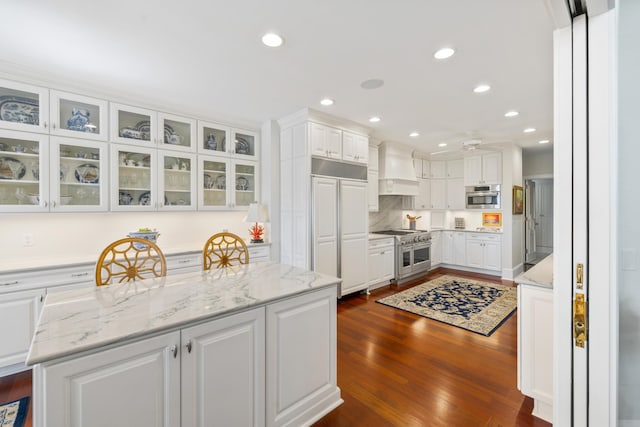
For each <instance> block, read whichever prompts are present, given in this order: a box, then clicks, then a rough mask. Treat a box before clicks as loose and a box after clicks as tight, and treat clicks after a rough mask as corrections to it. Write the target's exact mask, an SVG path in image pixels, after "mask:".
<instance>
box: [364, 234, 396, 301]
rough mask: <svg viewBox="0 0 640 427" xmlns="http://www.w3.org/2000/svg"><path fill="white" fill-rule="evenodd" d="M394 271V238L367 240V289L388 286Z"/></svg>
mask: <svg viewBox="0 0 640 427" xmlns="http://www.w3.org/2000/svg"><path fill="white" fill-rule="evenodd" d="M394 269H395V242H394V238H393V237H390V238H384V239H373V240H369V289H372V288H376V287H380V286H384V285H388V284H389V282H390V281H391V280H392V279H393V278H394V277H395V272H394ZM376 285H377V286H376Z"/></svg>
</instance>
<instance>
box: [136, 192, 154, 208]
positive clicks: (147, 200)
mask: <svg viewBox="0 0 640 427" xmlns="http://www.w3.org/2000/svg"><path fill="white" fill-rule="evenodd" d="M138 204H139V205H140V206H149V205H151V192H150V191H145V192H144V193H142V194H141V195H140V197H138Z"/></svg>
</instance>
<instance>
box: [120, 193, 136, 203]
mask: <svg viewBox="0 0 640 427" xmlns="http://www.w3.org/2000/svg"><path fill="white" fill-rule="evenodd" d="M131 202H133V197H132V196H131V194H129V193H127V192H126V191H120V192H119V198H118V203H119V204H120V206H122V205H125V206H128V205H130V204H131Z"/></svg>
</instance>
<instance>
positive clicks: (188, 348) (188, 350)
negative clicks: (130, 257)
mask: <svg viewBox="0 0 640 427" xmlns="http://www.w3.org/2000/svg"><path fill="white" fill-rule="evenodd" d="M185 347H187V352H189V353H191V340H189V342H188V343H187V345H186V346H185Z"/></svg>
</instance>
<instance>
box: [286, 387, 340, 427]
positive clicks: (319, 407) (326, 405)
mask: <svg viewBox="0 0 640 427" xmlns="http://www.w3.org/2000/svg"><path fill="white" fill-rule="evenodd" d="M343 403H344V400H342V397H340V387H336V388H335V389H334V390H332V392H331V393H330V394H328V395H327V396H325V397H324V398H323V399H321V400H319V401H318V402H316V403H314V404H313V405H312V406H311V407H309V408H307V409H306V410H305V411H304V412H302V413H300V414H299V415H297V416H296V417H295V418H292V419H290V420H288V421H287V422H285V423H283V424H281V425H282V426H286V427H299V426H304V427H308V426H310V425H312V424H313V423H315V422H316V421H318V420H319V419H320V418H322V417H324V416H325V415H327V414H328V413H329V412H331V411H333V410H334V409H335V408H337V407H338V406H340V405H342V404H343ZM277 424H279V423H277V421H276V423H274V425H277Z"/></svg>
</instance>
